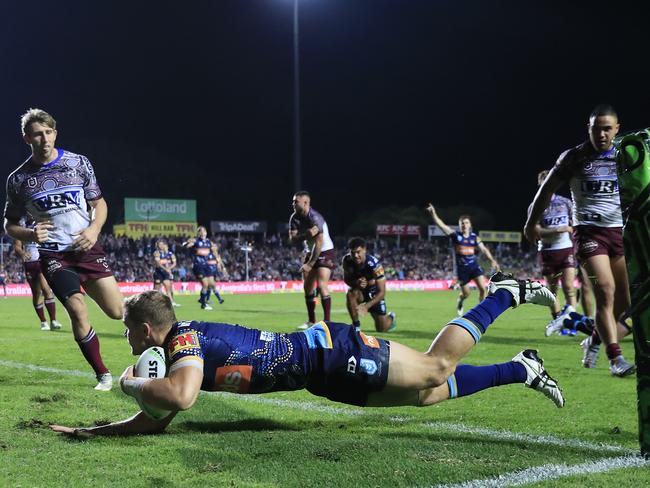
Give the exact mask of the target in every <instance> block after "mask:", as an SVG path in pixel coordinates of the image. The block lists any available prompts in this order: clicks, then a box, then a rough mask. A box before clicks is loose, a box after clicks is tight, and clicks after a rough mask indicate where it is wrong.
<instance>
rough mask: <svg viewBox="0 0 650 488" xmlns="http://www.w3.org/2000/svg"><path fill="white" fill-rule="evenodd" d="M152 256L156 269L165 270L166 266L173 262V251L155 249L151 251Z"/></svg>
mask: <svg viewBox="0 0 650 488" xmlns="http://www.w3.org/2000/svg"><path fill="white" fill-rule="evenodd" d="M153 257H154V260H155V261H156V269H160V270H163V271H167V268H168V267H169V266H170V265H171V264H172V263H173V262H174V253H173V252H171V251H169V250H168V251H161V250H160V249H156V250H155V251H154V252H153ZM156 258H158V259H156Z"/></svg>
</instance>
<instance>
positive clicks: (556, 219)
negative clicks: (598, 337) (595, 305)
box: [528, 171, 576, 337]
mask: <svg viewBox="0 0 650 488" xmlns="http://www.w3.org/2000/svg"><path fill="white" fill-rule="evenodd" d="M547 175H548V171H542V172H540V173H539V174H538V175H537V184H538V185H541V184H542V183H543V182H544V180H545V179H546V176H547ZM531 208H532V207H528V212H529V213H530V210H531ZM572 213H573V204H572V203H571V200H569V199H568V198H565V197H563V196H561V195H556V194H555V193H554V194H553V195H551V201H550V203H549V205H548V207H547V208H546V209H545V210H544V213H543V214H542V217H541V218H540V219H539V221H538V223H537V225H536V226H535V230H536V231H537V234H538V235H539V237H540V240H539V241H538V250H539V252H540V257H541V263H542V275H543V276H544V279H545V280H546V283H547V286H548V287H549V289H550V290H551V291H552V292H553V294H557V287H558V286H557V281H558V278H559V279H560V282H561V284H562V291H563V292H564V300H565V302H564V303H565V305H564V307H563V308H562V310H560V305H559V304H558V303H557V302H556V303H555V304H553V306H551V314H552V316H553V320H551V322H549V324H548V325H547V326H546V331H545V335H546V337H548V336H550V335H551V334H553V333H557V334H559V333H560V332H561V331H562V329H563V328H564V320H565V319H567V318H569V316H570V314H571V313H572V312H575V308H576V291H575V287H574V286H573V282H574V281H575V278H576V258H575V254H574V248H573V240H572V239H571V233H572V232H573V227H571V214H572Z"/></svg>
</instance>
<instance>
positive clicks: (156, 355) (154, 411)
mask: <svg viewBox="0 0 650 488" xmlns="http://www.w3.org/2000/svg"><path fill="white" fill-rule="evenodd" d="M166 374H167V364H166V362H165V352H164V351H163V348H162V347H157V346H154V347H150V348H149V349H147V350H146V351H145V352H143V353H142V354H141V355H140V357H139V358H138V361H137V362H136V363H135V366H134V367H133V375H134V376H137V377H139V378H164V377H165V375H166ZM136 401H137V402H138V405H140V409H141V410H142V411H143V412H144V413H145V414H146V415H147V416H148V417H150V418H152V419H156V420H160V419H162V418H165V417H167V415H169V414H170V413H171V411H170V410H163V409H160V408H157V407H154V406H151V405H147V404H146V403H145V402H144V400H142V399H141V398H136Z"/></svg>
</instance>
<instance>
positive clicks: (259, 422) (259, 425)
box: [176, 418, 304, 433]
mask: <svg viewBox="0 0 650 488" xmlns="http://www.w3.org/2000/svg"><path fill="white" fill-rule="evenodd" d="M176 428H178V429H183V430H190V431H195V432H207V433H210V432H244V431H253V432H263V431H270V430H286V431H299V430H303V428H304V427H303V426H301V427H298V426H296V425H291V424H289V423H281V422H275V421H273V420H269V419H261V418H253V419H245V420H234V421H230V422H228V421H221V422H217V421H214V422H197V421H193V420H188V421H185V422H181V423H178V424H176Z"/></svg>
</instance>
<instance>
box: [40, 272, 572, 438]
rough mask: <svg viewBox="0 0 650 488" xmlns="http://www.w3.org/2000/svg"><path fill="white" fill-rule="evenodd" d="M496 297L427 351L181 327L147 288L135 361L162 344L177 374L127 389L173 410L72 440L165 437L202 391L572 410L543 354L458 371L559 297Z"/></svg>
mask: <svg viewBox="0 0 650 488" xmlns="http://www.w3.org/2000/svg"><path fill="white" fill-rule="evenodd" d="M489 293H490V295H489V296H488V297H487V298H486V299H485V300H483V301H482V302H481V303H479V304H478V305H477V306H476V307H474V308H473V309H472V310H471V311H469V312H468V313H467V314H465V315H464V316H463V317H461V318H456V319H454V320H452V321H451V322H449V323H448V324H447V325H446V326H445V327H444V328H443V329H442V331H441V332H440V333H439V334H438V336H437V337H436V338H435V340H434V341H433V343H432V344H431V347H430V348H429V350H428V351H427V352H425V353H421V352H418V351H416V350H414V349H411V348H410V347H407V346H404V345H402V344H400V343H398V342H394V341H390V342H389V341H385V340H382V339H378V338H375V337H372V336H368V335H365V334H364V333H363V332H358V331H356V330H355V329H354V328H353V327H350V326H349V325H345V324H337V323H333V322H319V323H317V324H315V325H314V326H312V327H310V328H309V329H307V330H305V331H301V332H294V333H288V334H285V333H278V332H264V331H259V330H254V329H248V328H246V327H241V326H238V325H230V324H219V323H207V322H190V321H183V322H177V321H176V317H175V314H174V308H173V307H172V304H171V301H170V300H169V298H168V297H167V296H165V295H163V294H161V293H159V292H155V291H147V292H144V293H141V294H139V295H134V296H132V297H130V298H128V299H127V300H126V303H125V315H124V323H125V325H126V336H127V338H128V341H129V344H130V345H131V349H132V352H133V354H141V353H142V352H143V351H145V350H147V349H148V348H150V347H152V346H161V347H162V348H163V349H164V351H165V354H166V356H167V357H166V359H167V362H168V366H169V367H168V369H167V370H168V371H169V375H168V376H167V377H165V378H156V379H149V378H137V377H134V376H133V367H129V368H128V369H127V370H126V371H125V372H124V374H123V375H122V377H121V378H120V385H121V387H122V390H123V391H124V392H125V393H126V394H127V395H131V396H133V397H134V398H136V400H137V401H138V403H139V404H141V405H142V404H145V405H147V406H148V407H153V408H147V409H146V410H148V411H150V410H151V411H156V409H157V410H168V411H170V413H169V414H168V415H167V416H166V417H164V418H162V419H158V420H157V419H153V418H151V417H149V416H148V415H147V414H145V413H144V412H139V413H137V414H136V415H134V416H133V417H131V418H129V419H126V420H123V421H121V422H114V423H111V424H108V425H102V426H96V427H88V428H72V427H64V426H60V425H52V426H51V428H52V429H53V430H54V431H56V432H61V433H63V434H67V435H73V436H77V435H90V434H99V435H120V434H121V435H126V434H153V433H157V432H161V431H162V430H163V429H164V428H165V427H167V425H168V424H169V423H170V422H171V420H172V418H173V417H174V416H175V415H176V413H177V412H178V411H179V410H187V409H189V408H190V407H191V406H192V405H194V402H195V401H196V399H197V397H198V394H199V391H200V390H201V389H203V390H207V391H218V390H225V391H229V392H234V393H267V392H272V391H281V390H299V389H303V388H305V389H307V390H308V391H310V392H311V393H313V394H315V395H318V396H323V397H327V398H329V399H330V400H334V401H338V402H342V403H347V404H350V405H358V406H366V407H388V406H401V405H404V406H407V405H417V406H427V405H433V404H435V403H438V402H441V401H444V400H448V399H451V398H456V397H461V396H466V395H471V394H473V393H476V392H478V391H481V390H484V389H486V388H490V387H492V386H500V385H506V384H510V383H524V384H525V385H526V386H528V387H529V388H533V389H535V390H537V391H540V392H541V393H543V394H544V395H546V396H547V397H549V398H550V399H551V400H552V401H553V403H555V405H556V406H558V407H562V406H564V398H563V396H562V392H561V391H560V388H559V387H558V385H557V382H556V381H555V380H553V379H552V378H551V377H550V376H549V375H548V374H547V372H546V371H545V369H544V367H543V363H542V360H541V359H540V358H539V357H538V356H537V351H534V350H530V349H528V350H524V351H522V352H520V353H519V354H517V355H516V356H515V357H514V358H513V359H512V361H508V362H506V363H501V364H493V365H489V366H469V365H465V364H458V362H459V361H460V359H461V358H462V357H463V356H465V355H466V354H467V353H468V352H469V351H470V350H471V349H472V347H473V346H474V345H475V344H476V343H477V342H478V341H479V340H480V338H481V336H482V335H483V334H484V333H485V332H486V330H487V328H488V326H489V325H490V324H491V323H492V322H493V321H494V320H495V319H496V318H497V317H498V316H499V315H500V314H502V313H503V312H504V311H506V310H507V309H508V308H510V307H516V306H518V305H521V304H522V303H536V304H539V305H544V306H549V305H550V304H552V303H553V301H554V300H555V297H554V296H553V294H552V293H551V292H550V291H549V290H548V289H547V288H545V287H544V286H543V285H541V284H540V283H536V282H531V281H517V280H515V279H514V278H512V276H510V275H504V274H502V273H497V274H496V275H494V276H493V277H492V281H491V283H490V285H489Z"/></svg>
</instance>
